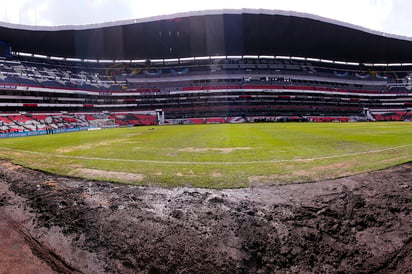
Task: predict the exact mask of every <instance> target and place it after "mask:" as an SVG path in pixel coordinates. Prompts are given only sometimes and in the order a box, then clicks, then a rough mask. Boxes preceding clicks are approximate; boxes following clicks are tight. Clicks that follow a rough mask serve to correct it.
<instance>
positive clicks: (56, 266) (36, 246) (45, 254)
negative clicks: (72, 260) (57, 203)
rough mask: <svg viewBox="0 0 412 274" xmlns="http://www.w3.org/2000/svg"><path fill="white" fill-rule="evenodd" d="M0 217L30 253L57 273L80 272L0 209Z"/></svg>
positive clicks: (72, 273) (71, 273) (74, 273)
mask: <svg viewBox="0 0 412 274" xmlns="http://www.w3.org/2000/svg"><path fill="white" fill-rule="evenodd" d="M0 218H1V220H2V221H3V222H6V223H7V225H8V226H9V227H10V228H11V229H13V230H14V231H15V232H17V233H18V234H19V235H20V236H21V237H22V239H24V241H25V242H26V244H27V245H28V246H29V247H30V249H31V251H32V253H33V254H34V255H35V256H36V257H38V258H39V259H40V260H41V261H43V262H44V263H46V264H47V265H48V266H50V267H51V269H53V270H54V271H56V272H57V273H64V274H80V273H82V272H81V271H79V270H78V269H76V268H75V267H73V266H71V265H69V264H68V263H66V262H65V261H64V260H63V259H62V258H61V257H60V256H59V255H57V254H56V253H55V252H53V251H52V250H51V248H49V247H47V246H46V245H44V244H42V243H40V242H39V241H38V240H36V239H35V238H34V237H32V236H31V235H30V233H29V231H28V230H27V229H26V228H25V227H23V226H22V225H20V224H19V223H18V222H16V221H14V220H12V219H11V218H10V217H9V216H8V215H6V214H5V213H4V212H1V211H0Z"/></svg>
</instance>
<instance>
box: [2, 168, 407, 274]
mask: <svg viewBox="0 0 412 274" xmlns="http://www.w3.org/2000/svg"><path fill="white" fill-rule="evenodd" d="M411 178H412V164H406V165H402V166H398V167H394V168H391V169H388V170H382V171H377V172H372V173H367V174H361V175H357V176H352V177H348V178H342V179H337V180H328V181H322V182H318V183H312V184H301V185H285V186H266V187H255V188H248V189H236V190H209V189H190V188H176V189H160V188H152V187H133V186H126V185H116V184H109V183H104V182H90V181H86V180H77V179H73V178H65V177H58V176H54V175H49V174H44V173H41V172H37V171H32V170H28V169H24V168H16V167H15V166H13V165H10V164H8V163H3V164H0V188H1V190H3V191H2V192H1V193H0V210H1V211H2V212H3V213H2V214H5V216H7V218H8V220H10V222H13V223H14V224H19V225H18V226H14V227H10V229H11V230H14V231H16V229H17V228H18V229H17V230H20V231H24V235H26V236H25V237H23V240H25V242H26V243H27V244H28V246H29V247H30V249H31V250H32V253H33V254H34V255H36V256H37V257H38V258H40V259H39V260H40V262H42V263H47V264H48V265H49V266H51V267H52V269H53V270H54V271H56V272H64V273H76V272H84V273H97V272H99V273H102V272H110V273H136V272H146V273H166V272H168V273H170V272H181V273H188V272H190V273H192V272H208V273H210V272H212V273H216V272H219V273H220V272H241V273H256V272H258V273H273V272H285V273H295V272H328V273H330V272H331V273H334V272H349V273H353V272H358V273H375V272H378V273H407V272H411V271H412V260H411V258H412V234H411V232H412V213H411V212H412V192H411V190H412V180H411ZM4 220H5V219H4V218H2V222H5V221H4ZM16 227H17V228H16ZM20 235H21V234H20ZM0 237H1V235H0ZM33 241H34V243H36V244H33ZM0 242H1V239H0ZM33 246H34V247H33ZM10 248H12V247H10ZM36 250H37V251H36ZM39 250H40V251H42V252H39ZM45 251H48V253H47V252H45ZM39 254H40V255H39ZM42 254H43V255H42ZM45 254H49V255H45ZM51 258H52V259H53V260H51ZM7 260H8V261H7V262H6V261H5V260H4V258H0V269H2V265H4V264H5V263H8V266H10V263H11V261H10V258H8V259H7ZM50 260H51V261H50ZM53 265H54V266H53ZM56 265H57V267H56ZM19 267H20V269H22V268H21V267H25V266H22V265H21V264H20V265H19ZM27 269H32V268H27ZM0 273H1V271H0ZM15 273H17V272H15ZM38 273H41V271H38Z"/></svg>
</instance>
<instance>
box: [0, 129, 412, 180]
mask: <svg viewBox="0 0 412 274" xmlns="http://www.w3.org/2000/svg"><path fill="white" fill-rule="evenodd" d="M0 157H2V158H5V159H10V160H11V161H12V162H14V163H17V164H21V165H23V166H27V167H30V168H33V169H39V170H44V171H48V172H52V173H57V174H61V175H70V176H77V177H85V178H91V179H97V180H108V181H114V182H122V183H130V184H136V185H156V186H172V187H173V186H195V187H213V188H234V187H247V186H251V185H260V184H278V183H289V182H310V181H316V180H319V179H327V178H335V177H341V176H346V175H351V174H356V173H360V172H365V171H370V170H375V169H381V168H385V167H389V166H392V165H396V164H401V163H405V162H408V161H412V123H404V122H398V123H396V122H392V123H389V122H387V123H264V124H217V125H183V126H158V127H155V130H150V128H149V127H134V128H117V129H106V130H98V131H88V132H76V133H65V134H57V135H47V136H37V137H22V138H13V139H2V140H0Z"/></svg>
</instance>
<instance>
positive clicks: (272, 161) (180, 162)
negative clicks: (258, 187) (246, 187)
mask: <svg viewBox="0 0 412 274" xmlns="http://www.w3.org/2000/svg"><path fill="white" fill-rule="evenodd" d="M410 146H412V144H409V145H404V146H396V147H389V148H383V149H379V150H369V151H362V152H355V153H347V154H339V155H330V156H322V157H314V158H304V159H284V160H263V161H241V162H187V161H160V160H139V159H120V158H101V157H88V156H71V155H61V154H55V153H46V152H38V151H30V150H21V149H13V148H4V147H2V148H0V150H6V151H12V152H20V153H28V154H34V155H42V156H52V157H58V158H67V159H78V160H98V161H120V162H130V163H146V164H177V165H248V164H271V163H290V162H310V161H317V160H327V159H335V158H344V157H351V156H357V155H365V154H373V153H380V152H385V151H389V150H396V149H400V148H405V147H410Z"/></svg>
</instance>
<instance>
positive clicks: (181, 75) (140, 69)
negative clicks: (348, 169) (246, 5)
mask: <svg viewBox="0 0 412 274" xmlns="http://www.w3.org/2000/svg"><path fill="white" fill-rule="evenodd" d="M0 55H1V56H2V57H1V59H0V90H1V92H0V107H1V113H0V130H1V131H2V132H3V133H14V132H33V131H42V130H57V129H61V128H83V127H85V128H87V127H90V126H123V125H140V124H157V123H159V122H160V123H163V122H165V123H216V122H245V121H247V122H257V121H342V122H345V121H376V120H411V119H412V113H411V108H412V92H411V88H412V78H411V77H412V73H411V71H412V40H411V39H410V38H407V37H400V36H395V35H389V34H385V33H378V32H374V31H371V30H367V29H364V28H361V27H358V26H353V25H349V24H345V23H342V22H336V21H333V20H328V19H325V18H320V17H317V16H313V15H308V14H300V13H294V12H282V11H268V10H220V11H204V12H191V13H183V14H175V15H168V16H160V17H153V18H147V19H139V20H128V21H121V22H112V23H105V24H97V25H85V26H61V27H35V26H20V25H11V24H6V23H3V24H1V25H0Z"/></svg>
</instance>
